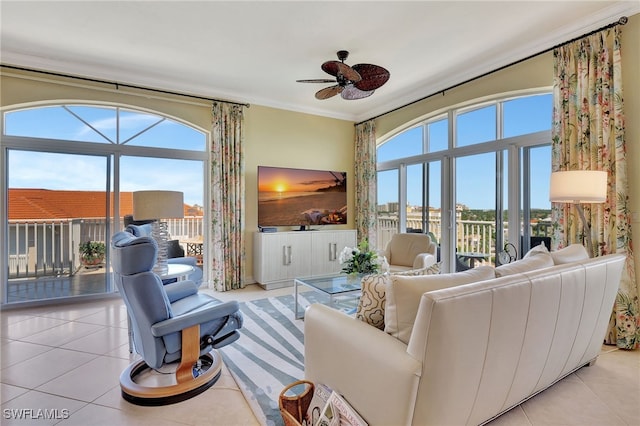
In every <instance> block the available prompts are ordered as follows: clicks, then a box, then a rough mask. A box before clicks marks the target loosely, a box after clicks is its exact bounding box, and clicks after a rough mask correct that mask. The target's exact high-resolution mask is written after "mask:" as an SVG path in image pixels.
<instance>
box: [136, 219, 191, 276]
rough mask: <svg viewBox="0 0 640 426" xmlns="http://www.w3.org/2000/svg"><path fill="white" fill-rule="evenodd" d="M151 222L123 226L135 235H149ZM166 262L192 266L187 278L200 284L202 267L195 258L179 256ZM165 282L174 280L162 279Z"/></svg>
mask: <svg viewBox="0 0 640 426" xmlns="http://www.w3.org/2000/svg"><path fill="white" fill-rule="evenodd" d="M151 227H152V225H151V223H146V224H140V225H136V224H132V223H131V224H129V225H127V227H126V228H125V231H127V232H129V233H131V234H133V235H135V236H136V237H150V236H151ZM167 263H182V264H185V265H189V266H192V267H193V272H192V273H191V274H189V276H187V279H189V280H191V281H193V282H194V283H195V284H196V286H198V287H200V285H202V275H203V274H202V269H201V268H200V267H199V266H198V265H197V259H196V258H195V257H191V256H187V257H184V256H181V257H174V258H170V259H167ZM163 282H164V283H165V284H167V283H170V282H175V280H166V281H163Z"/></svg>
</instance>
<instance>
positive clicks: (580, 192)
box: [549, 170, 607, 203]
mask: <svg viewBox="0 0 640 426" xmlns="http://www.w3.org/2000/svg"><path fill="white" fill-rule="evenodd" d="M606 199H607V172H603V171H594V170H570V171H564V172H553V173H551V184H550V189H549V201H553V202H557V203H604V202H605V200H606Z"/></svg>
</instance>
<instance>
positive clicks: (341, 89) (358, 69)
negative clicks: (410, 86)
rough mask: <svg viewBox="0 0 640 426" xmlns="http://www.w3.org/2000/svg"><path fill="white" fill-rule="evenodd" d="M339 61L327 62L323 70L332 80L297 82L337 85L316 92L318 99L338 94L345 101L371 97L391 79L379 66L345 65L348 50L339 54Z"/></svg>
mask: <svg viewBox="0 0 640 426" xmlns="http://www.w3.org/2000/svg"><path fill="white" fill-rule="evenodd" d="M337 56H338V61H327V62H325V63H324V64H322V66H321V68H322V70H323V71H324V72H326V73H327V74H330V75H332V76H334V77H335V80H331V79H310V80H297V82H298V83H324V84H326V83H337V84H335V85H334V86H329V87H325V88H324V89H321V90H319V91H318V92H316V98H317V99H321V100H322V99H329V98H331V97H333V96H335V95H337V94H340V96H341V97H342V98H343V99H347V100H354V99H362V98H366V97H368V96H371V95H372V94H373V92H375V91H376V89H378V88H379V87H381V86H382V85H383V84H385V83H386V82H387V81H388V80H389V77H390V74H389V71H387V70H386V69H385V68H383V67H381V66H379V65H373V64H356V65H354V66H353V67H350V66H349V65H347V64H345V63H344V61H345V60H346V59H347V57H348V56H349V52H347V51H346V50H340V51H338V53H337Z"/></svg>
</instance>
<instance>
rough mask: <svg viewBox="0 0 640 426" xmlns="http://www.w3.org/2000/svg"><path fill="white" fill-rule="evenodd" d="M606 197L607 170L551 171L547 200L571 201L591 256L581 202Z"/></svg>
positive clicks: (589, 234) (587, 227) (589, 238)
mask: <svg viewBox="0 0 640 426" xmlns="http://www.w3.org/2000/svg"><path fill="white" fill-rule="evenodd" d="M606 199H607V172H603V171H594V170H570V171H564V172H553V173H551V184H550V190H549V201H553V202H556V203H572V204H575V205H576V210H578V214H579V215H580V220H581V221H582V226H583V227H584V235H585V239H586V240H587V250H588V251H589V257H593V255H594V253H593V242H592V239H591V228H590V227H589V222H587V218H586V217H585V216H584V209H583V208H582V204H583V203H604V202H605V200H606Z"/></svg>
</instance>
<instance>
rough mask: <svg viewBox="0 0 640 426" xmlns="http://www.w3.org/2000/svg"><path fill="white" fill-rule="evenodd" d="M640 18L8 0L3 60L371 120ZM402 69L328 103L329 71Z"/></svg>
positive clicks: (572, 8)
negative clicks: (340, 63)
mask: <svg viewBox="0 0 640 426" xmlns="http://www.w3.org/2000/svg"><path fill="white" fill-rule="evenodd" d="M639 12H640V2H639V1H637V0H635V1H576V0H573V1H515V0H512V1H407V2H399V1H234V2H220V1H182V2H181V1H122V2H119V1H85V2H79V1H67V2H65V1H41V2H34V1H7V0H2V1H1V3H0V13H1V16H2V17H1V32H0V36H1V42H2V43H1V51H0V53H1V59H2V63H3V64H11V65H18V66H23V67H30V68H37V69H46V70H49V71H55V72H61V73H69V74H74V75H81V76H88V77H92V78H98V79H103V80H108V81H113V82H119V83H127V84H133V85H140V86H145V87H153V88H160V89H164V90H170V91H177V92H182V93H190V94H196V95H199V96H204V97H212V98H218V99H225V100H230V101H236V102H246V103H251V104H259V105H265V106H271V107H276V108H283V109H288V110H293V111H301V112H307V113H311V114H318V115H323V116H328V117H334V118H341V119H347V120H353V121H361V120H365V119H368V118H371V117H373V116H376V115H378V114H381V113H384V112H386V111H389V110H392V109H394V108H396V107H399V106H402V105H405V104H407V103H409V102H411V101H414V100H417V99H420V98H422V97H424V96H427V95H430V94H432V93H435V92H439V91H441V90H443V89H446V88H448V87H450V86H453V85H455V84H457V83H460V82H463V81H466V80H468V79H470V78H473V77H476V76H478V75H481V74H483V73H485V72H489V71H491V70H494V69H496V68H499V67H501V66H504V65H507V64H510V63H513V62H515V61H517V60H520V59H522V58H525V57H528V56H530V55H533V54H536V53H539V52H541V51H543V50H546V49H549V48H550V47H552V46H554V45H557V44H559V43H562V42H564V41H567V40H569V39H572V38H574V37H578V36H580V35H582V34H584V33H586V32H589V31H592V30H594V29H597V28H600V27H602V26H604V25H607V24H610V23H612V22H614V21H617V20H618V18H619V17H621V16H623V15H627V16H631V15H633V14H636V13H639ZM341 49H345V50H348V51H350V52H351V55H350V57H349V58H348V59H347V60H346V61H345V62H346V63H347V64H349V65H353V64H356V63H372V64H377V65H381V66H383V67H385V68H387V69H388V70H389V71H390V72H391V78H390V80H389V82H388V83H387V84H386V85H384V86H382V87H381V88H380V89H378V90H377V91H376V93H374V94H373V95H372V96H371V97H369V98H366V99H361V100H352V101H347V100H344V99H342V98H341V97H340V96H336V97H333V98H331V99H328V100H322V101H321V100H317V99H316V98H315V97H314V93H315V92H316V91H317V90H319V89H321V88H323V87H326V86H328V85H327V84H325V85H322V84H302V83H297V82H296V80H298V79H311V78H329V77H330V76H329V75H328V74H325V73H324V72H323V71H322V70H321V69H320V65H321V64H322V63H323V62H325V61H328V60H334V59H336V51H338V50H341Z"/></svg>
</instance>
